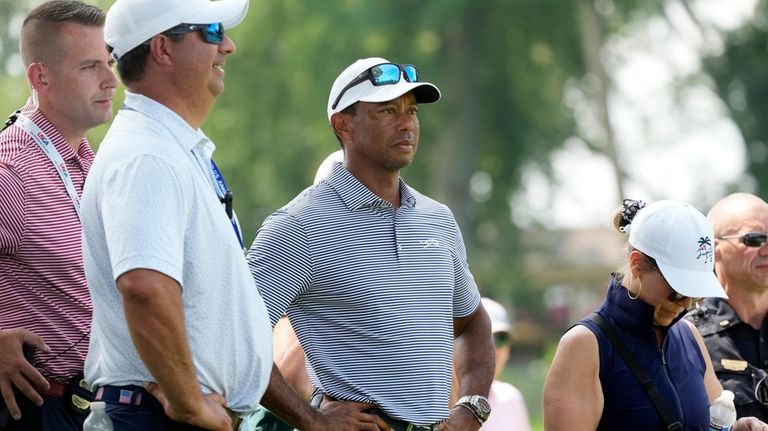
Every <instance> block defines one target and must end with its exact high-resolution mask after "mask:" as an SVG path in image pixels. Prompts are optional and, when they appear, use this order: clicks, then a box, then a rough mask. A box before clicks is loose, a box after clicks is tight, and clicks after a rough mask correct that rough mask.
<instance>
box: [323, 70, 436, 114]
mask: <svg viewBox="0 0 768 431" xmlns="http://www.w3.org/2000/svg"><path fill="white" fill-rule="evenodd" d="M382 63H391V61H389V60H385V59H383V58H381V57H369V58H363V59H360V60H357V61H356V62H354V63H352V64H351V65H350V66H349V67H347V68H346V69H344V71H343V72H341V74H340V75H339V76H338V77H337V78H336V80H335V81H334V82H333V87H331V94H330V95H328V121H331V117H332V116H333V114H335V113H337V112H341V111H343V110H345V109H347V108H348V107H349V106H351V105H353V104H355V103H357V102H386V101H389V100H393V99H397V98H398V97H400V96H402V95H403V94H405V93H408V92H412V93H413V95H414V96H416V102H417V103H433V102H437V101H438V100H439V99H440V90H439V89H438V88H437V87H436V86H435V85H433V84H430V83H429V82H408V81H406V80H405V79H403V78H401V79H400V81H398V82H397V83H396V84H387V85H379V86H376V85H373V83H372V82H371V81H370V80H365V81H363V82H361V83H359V84H357V85H355V86H354V87H351V88H348V89H347V91H345V92H344V94H343V95H342V96H341V99H340V100H339V103H338V104H337V105H336V107H335V108H334V107H333V104H334V102H336V99H337V98H338V97H339V93H341V91H342V90H343V89H344V87H346V86H347V85H348V84H349V83H350V82H352V81H354V80H355V78H357V77H358V76H360V74H362V73H363V72H365V71H367V70H368V69H370V68H372V67H373V66H376V65H379V64H382Z"/></svg>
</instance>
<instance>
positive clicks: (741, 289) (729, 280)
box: [687, 193, 768, 421]
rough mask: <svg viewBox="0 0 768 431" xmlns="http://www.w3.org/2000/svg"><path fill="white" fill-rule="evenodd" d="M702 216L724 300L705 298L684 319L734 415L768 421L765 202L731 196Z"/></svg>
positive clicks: (767, 226)
mask: <svg viewBox="0 0 768 431" xmlns="http://www.w3.org/2000/svg"><path fill="white" fill-rule="evenodd" d="M707 218H708V219H709V221H710V222H712V227H713V228H714V231H715V244H716V247H715V272H716V274H717V278H718V279H719V280H720V283H721V284H722V285H723V288H724V289H725V291H726V293H728V299H721V298H711V299H706V300H705V301H703V302H702V303H701V307H700V308H699V309H697V310H694V311H692V312H691V313H690V314H689V315H688V316H687V317H688V318H689V319H690V320H691V321H692V322H693V323H694V324H696V327H698V328H699V331H701V335H702V337H703V338H704V343H706V345H707V350H708V351H709V355H710V357H711V358H712V366H713V367H714V369H715V374H717V377H718V379H720V383H722V385H723V387H724V388H725V389H728V390H730V391H732V392H733V393H734V395H735V398H734V403H735V404H736V412H737V414H738V415H739V416H756V417H758V418H760V419H762V420H763V421H768V318H767V317H768V247H766V242H768V203H766V202H765V201H764V200H763V199H761V198H759V197H758V196H755V195H753V194H750V193H734V194H731V195H729V196H726V197H724V198H723V199H721V200H720V201H718V202H717V203H716V204H715V205H714V206H713V207H712V209H710V210H709V213H708V214H707Z"/></svg>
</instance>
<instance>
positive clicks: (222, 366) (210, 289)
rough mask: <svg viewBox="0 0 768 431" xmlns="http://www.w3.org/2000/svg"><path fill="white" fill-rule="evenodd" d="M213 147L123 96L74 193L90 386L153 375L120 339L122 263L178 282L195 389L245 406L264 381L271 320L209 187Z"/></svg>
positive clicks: (159, 109) (162, 113)
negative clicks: (85, 292) (87, 313)
mask: <svg viewBox="0 0 768 431" xmlns="http://www.w3.org/2000/svg"><path fill="white" fill-rule="evenodd" d="M214 148H215V146H214V145H213V143H212V142H211V141H210V140H208V138H207V137H206V136H205V135H204V134H203V132H202V131H200V130H195V129H192V128H191V127H190V126H189V124H187V123H186V122H185V121H184V120H183V119H182V118H181V117H179V116H178V115H176V114H175V113H174V112H173V111H171V110H170V109H168V108H167V107H165V106H164V105H162V104H160V103H158V102H156V101H154V100H152V99H149V98H147V97H144V96H141V95H138V94H134V93H130V92H126V100H125V105H124V106H123V108H122V109H121V110H120V112H119V113H118V115H117V116H116V117H115V120H114V122H113V123H112V126H111V127H110V129H109V131H108V133H107V135H106V137H105V138H104V141H103V142H102V144H101V146H100V148H99V152H98V155H97V156H96V159H95V161H94V163H93V166H92V168H91V172H90V176H89V177H88V179H87V180H86V184H85V189H84V192H83V199H82V217H83V230H84V232H83V257H84V263H85V273H86V277H87V279H88V285H89V289H90V293H91V296H92V298H93V329H92V333H91V339H90V345H89V350H88V357H87V359H86V363H85V375H86V378H87V380H88V381H89V382H90V383H91V384H95V385H97V386H105V385H129V384H138V385H140V384H141V383H142V382H147V381H153V377H152V376H151V374H150V373H149V371H148V370H147V368H146V367H145V365H144V363H143V362H142V360H141V359H140V357H139V355H138V353H137V352H136V349H135V347H134V345H133V342H132V341H131V338H130V335H129V332H128V327H127V324H126V321H125V315H124V313H123V306H122V303H121V296H120V293H119V291H118V289H117V286H116V282H115V280H116V279H117V278H118V277H119V276H120V275H121V274H123V273H125V272H127V271H130V270H132V269H138V268H144V269H152V270H155V271H158V272H161V273H163V274H165V275H168V276H169V277H172V278H173V279H175V280H176V281H178V282H179V284H180V285H181V287H182V300H183V304H184V319H185V323H186V327H187V336H188V337H189V345H190V348H191V351H192V357H193V360H194V363H195V367H196V370H197V378H198V381H199V383H200V385H201V386H202V388H203V391H204V392H216V393H219V394H222V395H223V396H224V397H225V398H226V399H227V403H228V407H229V408H230V409H232V410H234V411H236V412H238V413H246V412H249V411H251V410H252V409H253V408H255V406H256V405H257V403H258V401H259V400H260V398H261V396H262V394H263V393H264V391H265V389H266V387H267V384H268V383H269V374H270V371H271V367H272V359H271V358H272V341H271V340H272V338H271V328H270V325H269V320H268V316H267V311H266V308H265V306H264V302H263V301H262V299H261V296H260V295H259V292H258V290H257V288H256V285H255V283H254V281H253V278H252V277H251V273H250V272H249V270H248V266H247V264H246V261H245V257H244V256H243V250H242V248H241V246H240V243H239V241H238V239H237V237H236V235H235V232H234V230H233V227H232V224H231V222H230V220H229V219H228V217H227V215H226V213H225V211H224V209H223V207H222V205H221V203H220V202H219V199H218V196H217V194H216V191H215V189H214V183H213V180H212V175H211V171H210V157H211V154H212V153H213V150H214Z"/></svg>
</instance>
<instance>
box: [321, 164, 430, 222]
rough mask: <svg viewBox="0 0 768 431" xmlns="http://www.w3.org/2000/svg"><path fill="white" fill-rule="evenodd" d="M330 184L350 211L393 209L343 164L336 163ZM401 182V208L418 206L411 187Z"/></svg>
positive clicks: (330, 177) (329, 180)
mask: <svg viewBox="0 0 768 431" xmlns="http://www.w3.org/2000/svg"><path fill="white" fill-rule="evenodd" d="M327 181H328V183H329V184H330V185H331V187H333V188H334V189H335V190H336V192H337V193H338V194H339V196H340V197H341V200H342V201H343V202H344V204H345V205H346V206H347V208H349V210H350V211H356V210H360V209H365V208H369V207H373V208H375V207H382V208H383V207H391V205H390V203H389V202H387V201H385V200H384V199H382V198H380V197H379V196H378V195H376V194H375V193H373V192H372V191H371V190H370V189H369V188H368V187H366V186H365V185H364V184H363V183H361V182H360V181H359V180H358V179H357V178H356V177H355V176H354V175H352V173H351V172H349V171H348V170H347V169H346V168H345V167H344V165H342V164H341V163H334V164H333V167H332V169H331V173H330V174H329V175H328V178H327ZM399 182H400V206H401V208H413V207H415V206H416V196H415V195H414V193H413V191H412V190H411V188H410V187H408V185H407V184H406V183H405V181H403V179H402V178H399Z"/></svg>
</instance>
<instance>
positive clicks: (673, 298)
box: [653, 265, 704, 309]
mask: <svg viewBox="0 0 768 431" xmlns="http://www.w3.org/2000/svg"><path fill="white" fill-rule="evenodd" d="M653 269H654V270H656V272H658V273H659V275H660V276H661V278H662V279H663V280H664V281H665V282H666V283H667V285H669V281H667V279H666V278H665V277H664V274H662V273H661V270H660V269H659V267H658V266H655V265H654V267H653ZM669 289H670V292H669V295H668V296H667V299H668V300H669V302H675V303H678V304H679V303H681V302H685V300H686V299H690V300H691V305H690V306H689V307H688V309H691V308H693V307H695V306H696V304H698V303H699V301H701V300H702V299H704V298H696V297H691V296H685V295H681V294H679V293H677V292H675V289H672V286H671V285H669Z"/></svg>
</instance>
